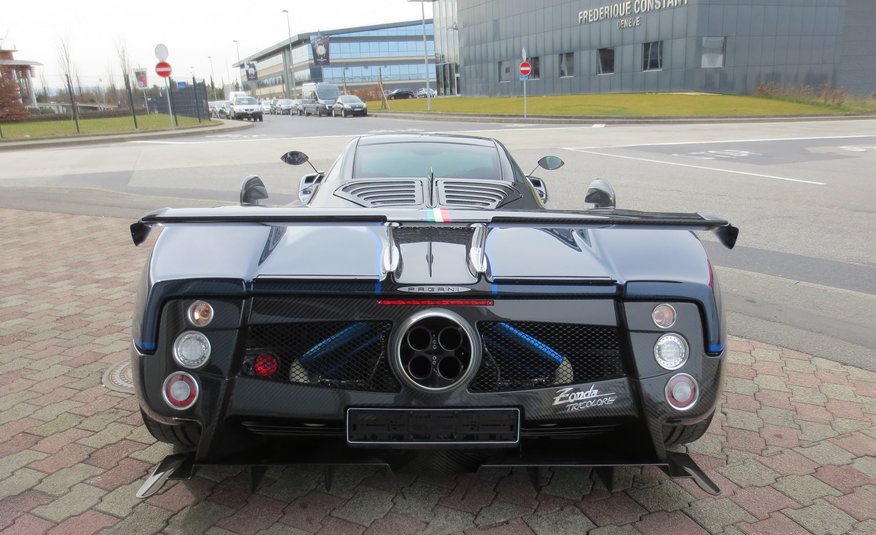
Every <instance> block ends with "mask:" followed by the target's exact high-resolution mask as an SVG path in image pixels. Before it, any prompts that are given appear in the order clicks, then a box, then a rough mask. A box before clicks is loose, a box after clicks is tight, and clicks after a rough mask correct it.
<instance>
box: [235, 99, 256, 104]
mask: <svg viewBox="0 0 876 535" xmlns="http://www.w3.org/2000/svg"><path fill="white" fill-rule="evenodd" d="M234 103H235V104H255V103H256V99H254V98H252V97H241V98H237V99H235V100H234Z"/></svg>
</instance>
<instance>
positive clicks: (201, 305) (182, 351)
mask: <svg viewBox="0 0 876 535" xmlns="http://www.w3.org/2000/svg"><path fill="white" fill-rule="evenodd" d="M213 315H214V311H213V306H212V305H210V303H208V302H206V301H195V302H194V303H192V304H191V305H190V306H189V308H188V309H187V311H186V320H187V321H188V323H189V324H190V325H191V326H192V327H195V328H198V327H206V326H207V325H209V324H210V322H212V321H213ZM211 352H212V347H211V346H210V339H209V338H207V335H205V334H204V333H202V332H201V331H196V330H187V331H184V332H182V333H180V335H179V336H177V337H176V339H175V340H174V341H173V348H172V354H173V360H174V362H176V363H177V365H179V366H180V367H181V368H186V369H189V370H197V369H200V368H203V367H204V366H206V365H207V362H208V361H209V360H210V353H211ZM199 391H200V389H199V387H198V381H197V380H196V379H195V378H194V376H192V374H190V373H188V372H185V371H175V372H173V373H171V374H170V375H168V376H167V378H166V379H165V380H164V385H163V386H162V389H161V393H162V396H163V397H164V401H165V402H166V403H167V404H168V406H170V407H172V408H174V409H177V410H183V409H188V408H189V407H191V406H192V405H194V404H195V402H196V401H197V400H198V393H199Z"/></svg>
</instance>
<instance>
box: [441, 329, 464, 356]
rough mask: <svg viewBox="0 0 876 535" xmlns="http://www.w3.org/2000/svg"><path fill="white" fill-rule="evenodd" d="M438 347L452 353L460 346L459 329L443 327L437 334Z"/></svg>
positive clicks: (460, 333) (460, 336)
mask: <svg viewBox="0 0 876 535" xmlns="http://www.w3.org/2000/svg"><path fill="white" fill-rule="evenodd" d="M438 345H439V346H441V349H444V350H445V351H454V350H455V349H457V348H458V347H459V346H461V345H462V332H461V331H460V330H459V327H444V328H443V329H441V330H440V331H439V332H438Z"/></svg>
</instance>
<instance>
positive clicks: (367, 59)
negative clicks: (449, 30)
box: [234, 19, 435, 98]
mask: <svg viewBox="0 0 876 535" xmlns="http://www.w3.org/2000/svg"><path fill="white" fill-rule="evenodd" d="M423 32H424V26H423V21H422V20H416V21H407V22H395V23H390V24H380V25H375V26H363V27H358V28H345V29H339V30H328V31H320V32H318V33H316V32H314V33H306V34H298V35H293V36H292V43H291V47H290V43H289V39H284V40H283V41H281V42H279V43H277V44H275V45H273V46H271V47H269V48H267V49H265V50H262V51H260V52H258V53H256V54H253V55H251V56H248V57H247V58H245V59H242V60H241V61H240V62H239V63H235V64H234V66H236V67H238V68H240V69H241V79H243V80H246V73H245V70H244V69H245V66H246V65H247V64H249V63H251V62H254V63H255V64H256V73H257V74H256V76H257V79H256V80H254V81H249V82H246V86H245V89H246V90H248V91H250V92H251V93H253V94H254V95H255V96H257V97H259V98H264V97H282V96H286V95H295V96H297V95H298V90H297V88H300V87H301V85H302V84H304V83H307V82H329V83H334V84H338V85H339V86H342V87H344V86H346V88H347V90H348V91H352V90H355V89H365V88H374V87H376V86H377V84H378V81H379V80H382V81H383V86H384V89H386V90H392V89H396V88H405V89H411V90H414V91H416V90H417V89H419V88H420V87H425V85H426V76H427V74H428V76H429V77H430V78H429V79H430V85H431V86H433V87H434V83H435V41H434V28H433V24H432V20H430V19H426V23H425V33H426V39H425V43H424V40H423ZM320 36H321V37H322V38H326V39H327V41H328V59H329V62H328V64H326V65H318V64H317V63H316V62H315V61H314V53H313V47H311V38H312V37H314V38H317V37H320ZM293 80H294V81H293Z"/></svg>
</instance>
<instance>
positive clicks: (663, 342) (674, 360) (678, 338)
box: [654, 333, 690, 370]
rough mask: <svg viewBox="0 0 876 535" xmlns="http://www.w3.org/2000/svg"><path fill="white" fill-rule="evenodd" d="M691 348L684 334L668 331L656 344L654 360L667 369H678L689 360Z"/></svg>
mask: <svg viewBox="0 0 876 535" xmlns="http://www.w3.org/2000/svg"><path fill="white" fill-rule="evenodd" d="M689 352H690V348H689V347H688V345H687V340H685V339H684V336H682V335H680V334H675V333H667V334H664V335H663V336H661V337H660V338H658V339H657V343H655V344H654V360H656V361H657V364H659V365H660V367H662V368H663V369H665V370H677V369H679V368H681V367H682V366H684V363H685V362H687V356H688V353H689Z"/></svg>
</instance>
